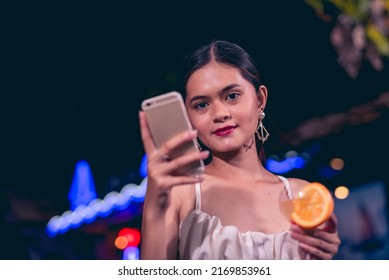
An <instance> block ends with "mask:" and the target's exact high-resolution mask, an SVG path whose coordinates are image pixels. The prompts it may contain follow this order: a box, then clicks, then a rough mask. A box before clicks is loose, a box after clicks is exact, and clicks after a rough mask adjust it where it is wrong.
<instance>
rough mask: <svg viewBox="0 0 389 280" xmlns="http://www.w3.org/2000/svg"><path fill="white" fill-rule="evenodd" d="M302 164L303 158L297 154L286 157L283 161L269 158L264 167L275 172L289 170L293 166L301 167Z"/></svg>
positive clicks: (303, 163) (280, 172)
mask: <svg viewBox="0 0 389 280" xmlns="http://www.w3.org/2000/svg"><path fill="white" fill-rule="evenodd" d="M304 166H305V159H303V158H302V157H299V156H292V157H288V158H286V159H284V160H283V161H277V160H274V159H271V158H269V159H268V160H267V161H266V169H267V170H269V171H271V172H274V173H277V174H282V173H286V172H289V171H291V170H292V169H294V168H303V167H304Z"/></svg>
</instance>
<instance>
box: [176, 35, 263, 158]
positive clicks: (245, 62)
mask: <svg viewBox="0 0 389 280" xmlns="http://www.w3.org/2000/svg"><path fill="white" fill-rule="evenodd" d="M211 61H216V62H218V63H222V64H226V65H229V66H232V67H234V68H236V69H238V70H239V72H240V74H241V75H242V77H243V78H244V79H246V80H247V81H248V82H250V83H251V84H252V85H253V86H254V89H255V92H256V93H258V92H259V87H260V86H261V79H260V75H259V71H258V67H257V64H256V62H255V60H254V59H253V58H252V57H251V56H250V55H249V54H248V53H247V52H246V51H245V50H244V49H243V48H241V47H240V46H238V45H236V44H234V43H231V42H227V41H220V40H212V41H211V42H209V43H207V44H205V45H202V46H200V47H199V48H198V49H196V50H195V51H193V52H192V53H191V54H189V55H188V56H186V57H185V59H184V61H183V64H182V65H181V69H180V70H179V73H178V82H179V84H178V87H179V91H180V92H181V94H182V95H183V97H184V99H185V98H186V83H187V82H188V80H189V78H190V76H191V75H192V74H193V73H194V72H195V71H196V70H198V69H200V68H202V67H204V66H205V65H207V64H208V63H210V62H211ZM255 141H256V146H257V149H258V153H259V158H260V160H261V162H262V163H264V161H265V152H264V149H263V145H262V143H260V141H258V139H257V138H255Z"/></svg>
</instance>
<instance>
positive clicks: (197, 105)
mask: <svg viewBox="0 0 389 280" xmlns="http://www.w3.org/2000/svg"><path fill="white" fill-rule="evenodd" d="M194 107H195V109H204V108H205V107H207V103H205V102H200V103H197V104H196V105H195V106H194Z"/></svg>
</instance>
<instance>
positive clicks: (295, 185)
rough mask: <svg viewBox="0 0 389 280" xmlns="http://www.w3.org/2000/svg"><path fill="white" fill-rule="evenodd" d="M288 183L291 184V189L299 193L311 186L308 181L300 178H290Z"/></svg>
mask: <svg viewBox="0 0 389 280" xmlns="http://www.w3.org/2000/svg"><path fill="white" fill-rule="evenodd" d="M288 181H289V183H290V186H291V188H292V189H293V190H297V191H298V190H300V189H301V188H302V187H304V186H306V185H308V184H309V182H308V181H307V180H304V179H299V178H288Z"/></svg>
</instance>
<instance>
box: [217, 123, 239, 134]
mask: <svg viewBox="0 0 389 280" xmlns="http://www.w3.org/2000/svg"><path fill="white" fill-rule="evenodd" d="M235 128H236V127H235V126H232V125H229V126H225V127H222V128H218V129H216V130H215V131H214V132H213V133H214V134H215V135H216V136H226V135H229V134H231V133H232V132H233V131H234V129H235Z"/></svg>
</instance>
